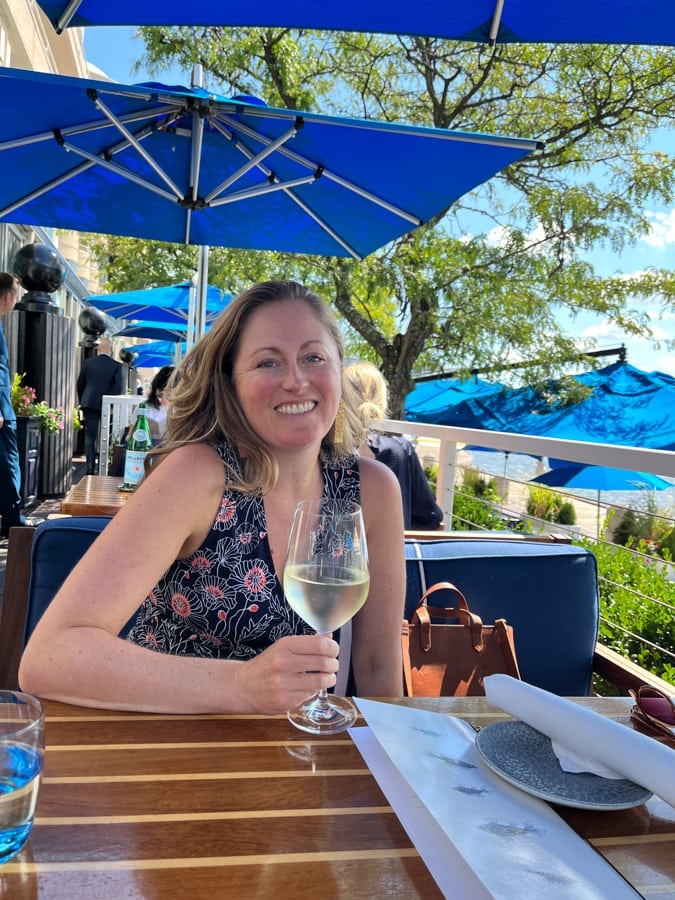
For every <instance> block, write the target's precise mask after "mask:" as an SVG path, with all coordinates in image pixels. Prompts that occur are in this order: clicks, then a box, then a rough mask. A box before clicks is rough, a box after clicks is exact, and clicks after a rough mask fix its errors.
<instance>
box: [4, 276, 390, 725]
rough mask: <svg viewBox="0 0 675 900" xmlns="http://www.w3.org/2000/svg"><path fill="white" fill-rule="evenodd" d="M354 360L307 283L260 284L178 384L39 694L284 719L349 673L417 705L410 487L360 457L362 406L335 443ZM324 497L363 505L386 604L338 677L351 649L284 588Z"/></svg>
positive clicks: (67, 614)
mask: <svg viewBox="0 0 675 900" xmlns="http://www.w3.org/2000/svg"><path fill="white" fill-rule="evenodd" d="M342 360H343V347H342V338H341V334H340V329H339V327H338V325H337V322H336V321H335V318H334V316H333V315H332V313H331V312H330V310H329V309H328V307H327V305H326V304H325V303H324V302H323V301H322V300H321V299H320V298H319V297H317V296H316V295H314V294H313V293H311V292H310V291H309V290H307V289H306V288H304V287H303V286H302V285H299V284H297V283H295V282H285V281H281V282H264V283H262V284H258V285H254V286H253V287H252V288H250V289H249V290H247V291H245V292H244V293H243V294H242V295H241V296H240V297H238V298H237V299H236V300H235V301H234V302H233V303H231V304H230V306H229V307H227V308H226V309H225V311H224V312H223V313H222V314H221V316H220V317H219V319H218V320H217V321H216V322H215V323H214V325H213V327H212V329H211V331H210V332H209V333H208V334H207V335H205V337H204V338H202V340H201V341H200V342H199V343H198V344H197V345H196V346H195V347H194V348H193V349H192V351H190V353H188V355H187V356H186V358H185V359H184V361H183V362H182V364H181V365H180V367H179V369H178V371H177V373H176V377H175V387H174V390H173V393H172V399H171V406H170V409H169V415H168V422H167V433H166V442H165V444H164V445H163V446H162V447H158V448H157V449H156V450H154V451H152V452H151V453H150V454H149V459H150V464H149V465H148V466H147V470H148V475H147V477H146V479H145V481H144V482H143V483H142V484H141V486H140V487H139V489H138V490H137V492H136V493H135V494H134V496H133V497H132V498H131V499H130V501H129V503H127V504H126V506H125V508H124V509H123V510H121V511H120V512H119V513H118V515H117V516H116V517H115V519H114V520H113V521H112V522H111V523H110V525H109V526H108V527H107V528H106V529H105V531H104V532H103V533H102V535H101V536H100V537H99V538H98V539H97V540H96V542H95V543H94V545H93V547H92V548H91V550H90V551H89V552H88V553H87V555H86V556H85V557H84V558H83V559H82V561H81V563H80V564H79V565H78V566H77V568H76V569H75V570H74V572H73V573H72V574H71V576H70V577H69V579H68V580H67V581H66V583H65V584H64V586H63V588H62V589H61V591H60V592H59V594H58V595H57V597H56V598H55V599H54V601H53V603H52V604H51V606H50V607H49V609H48V610H47V612H46V613H45V615H44V617H43V619H42V620H41V621H40V623H39V625H38V627H37V628H36V630H35V631H34V633H33V636H32V637H31V640H30V642H29V644H28V646H27V648H26V651H25V654H24V658H23V660H22V664H21V670H20V679H21V682H22V684H23V685H24V687H25V688H26V689H27V690H30V691H32V692H34V693H38V694H41V695H44V696H48V697H50V698H53V699H60V700H66V701H75V702H79V703H85V704H88V705H95V706H106V707H113V708H127V709H144V710H158V711H170V712H205V711H207V712H237V711H238V712H263V713H279V712H283V711H286V710H288V709H290V708H292V707H294V706H297V705H298V704H300V703H301V702H303V701H304V700H306V699H307V698H308V697H310V696H312V695H313V694H315V693H316V692H317V691H318V690H320V689H321V688H330V687H333V686H334V685H335V684H336V673H337V672H338V669H339V668H341V669H342V672H341V676H342V677H341V684H342V685H345V684H346V681H347V678H346V676H347V674H348V673H349V672H350V671H351V673H352V675H353V679H354V681H353V683H352V685H351V686H352V688H355V689H356V690H358V692H359V693H361V694H369V695H371V696H400V695H401V693H402V684H401V656H400V641H399V631H400V621H401V618H402V610H403V595H404V585H405V570H404V559H403V522H402V514H401V503H400V496H399V490H398V483H397V481H396V479H395V477H394V476H393V474H392V473H391V472H390V471H389V470H388V469H385V468H384V467H382V466H379V465H378V464H376V463H375V462H374V461H373V460H369V459H359V458H358V457H357V456H356V455H354V447H355V446H356V445H357V444H358V443H360V441H361V439H362V435H361V434H360V432H359V426H358V423H356V422H355V420H354V417H353V414H352V413H351V412H350V409H351V408H352V405H351V404H350V403H347V404H344V410H343V414H342V415H340V416H339V418H340V419H343V420H344V427H341V428H340V429H339V430H340V432H341V433H340V434H337V433H336V432H337V430H338V429H336V426H335V423H336V418H338V409H339V407H340V406H341V396H342V385H341V368H342ZM320 498H325V499H328V500H339V501H348V502H351V503H356V504H359V505H360V506H361V507H362V510H363V518H364V522H365V528H366V533H367V540H368V547H369V557H370V573H371V577H370V590H369V593H368V597H367V599H366V602H365V604H364V605H363V607H362V608H361V609H360V611H359V612H358V613H357V614H356V615H355V616H354V618H353V619H352V622H351V629H352V639H351V659H350V655H349V653H348V652H347V651H346V650H345V649H344V644H343V658H341V659H340V662H339V663H338V659H337V656H338V653H339V650H340V647H339V645H338V643H337V642H336V641H334V640H332V639H331V637H330V636H326V635H323V636H322V635H316V634H313V633H312V629H311V628H310V627H309V626H308V625H305V623H304V622H303V621H302V620H301V619H300V617H299V616H298V615H297V614H296V613H295V612H294V611H293V610H292V609H291V607H290V606H289V604H288V603H287V602H286V597H285V595H284V591H283V587H282V580H283V570H284V566H285V562H286V549H287V546H288V540H289V533H290V529H291V520H292V516H293V510H294V509H295V507H296V505H297V504H298V503H299V502H300V501H301V500H313V499H320ZM120 559H124V560H125V565H124V566H120V565H119V564H118V562H117V561H118V560H120ZM93 584H96V589H95V590H93V589H92V585H93ZM135 611H137V616H136V621H135V624H134V626H133V628H132V630H131V633H130V636H129V640H128V641H123V640H121V639H120V638H118V637H117V635H118V633H119V631H120V629H121V628H122V627H123V626H124V624H125V623H126V622H127V620H128V619H129V618H130V617H131V616H133V614H134V612H135Z"/></svg>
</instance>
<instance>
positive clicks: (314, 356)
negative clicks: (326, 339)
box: [306, 353, 323, 363]
mask: <svg viewBox="0 0 675 900" xmlns="http://www.w3.org/2000/svg"><path fill="white" fill-rule="evenodd" d="M306 359H307V362H308V363H320V362H323V356H321V355H320V354H319V353H310V354H309V356H307V357H306Z"/></svg>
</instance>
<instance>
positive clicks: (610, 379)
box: [424, 363, 675, 448]
mask: <svg viewBox="0 0 675 900" xmlns="http://www.w3.org/2000/svg"><path fill="white" fill-rule="evenodd" d="M575 377H577V379H578V380H579V381H581V382H582V384H586V385H587V386H588V387H590V388H592V391H591V394H590V396H588V397H587V398H586V399H585V400H581V401H580V402H578V403H574V404H572V405H569V406H555V404H554V405H553V406H551V405H549V404H548V403H547V402H546V401H545V400H543V399H542V398H541V397H540V396H539V395H538V394H537V393H536V392H535V391H534V390H533V388H531V387H524V388H517V389H513V388H506V389H501V390H498V391H495V392H494V393H491V394H482V395H480V396H477V397H472V398H469V399H467V400H464V401H463V402H461V403H456V404H451V405H449V406H447V407H446V409H445V410H440V411H438V412H437V413H436V415H435V417H434V418H433V419H424V421H433V422H435V423H436V424H441V425H455V426H457V427H464V428H484V429H486V430H488V431H509V432H517V433H519V434H533V435H539V436H541V437H555V438H565V439H567V440H576V441H595V442H596V443H605V444H625V445H629V446H635V447H649V448H666V447H668V446H669V445H672V444H673V442H675V416H674V415H673V410H674V409H675V378H673V377H671V376H670V375H666V374H665V373H663V372H643V371H642V370H640V369H636V368H635V367H633V366H631V365H629V364H628V363H615V364H613V365H611V366H606V367H605V368H603V369H598V370H596V371H593V372H589V373H587V374H585V375H579V376H575ZM550 387H551V393H552V394H555V390H556V382H555V381H552V382H551V386H550Z"/></svg>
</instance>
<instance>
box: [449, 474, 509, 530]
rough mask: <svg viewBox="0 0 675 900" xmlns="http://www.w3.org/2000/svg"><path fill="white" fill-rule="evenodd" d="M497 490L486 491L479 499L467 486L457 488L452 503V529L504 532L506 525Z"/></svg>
mask: <svg viewBox="0 0 675 900" xmlns="http://www.w3.org/2000/svg"><path fill="white" fill-rule="evenodd" d="M498 501H499V498H498V496H497V492H496V490H494V489H492V490H488V491H486V494H485V496H482V497H477V496H476V495H475V494H474V492H473V490H472V489H471V487H469V486H467V485H466V484H464V485H462V486H461V487H458V488H455V493H454V497H453V501H452V527H453V529H455V530H457V531H477V530H489V531H495V530H496V531H503V530H504V529H505V528H506V524H505V523H504V520H503V519H502V516H501V514H500V511H499V508H498V506H497V505H496V503H497V502H498Z"/></svg>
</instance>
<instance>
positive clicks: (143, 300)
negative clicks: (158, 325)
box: [87, 281, 230, 324]
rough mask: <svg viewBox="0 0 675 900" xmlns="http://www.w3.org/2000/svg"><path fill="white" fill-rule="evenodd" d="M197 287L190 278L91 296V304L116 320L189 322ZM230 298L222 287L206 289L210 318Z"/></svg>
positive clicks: (207, 315) (213, 317) (208, 316)
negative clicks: (158, 285) (138, 289)
mask: <svg viewBox="0 0 675 900" xmlns="http://www.w3.org/2000/svg"><path fill="white" fill-rule="evenodd" d="M194 290H196V288H195V286H193V285H192V284H191V282H189V281H184V282H182V283H181V284H172V285H169V286H167V287H155V288H148V289H147V290H141V291H120V292H119V293H116V294H100V295H97V296H94V297H87V303H89V304H90V305H91V306H94V307H96V309H100V310H101V311H102V312H105V313H108V315H110V316H114V317H115V318H116V319H152V321H153V322H166V323H169V324H186V323H187V321H188V315H189V312H190V294H191V292H193V291H194ZM229 301H230V296H229V294H225V295H223V294H222V293H221V291H220V289H219V288H217V287H214V286H213V285H209V286H208V288H207V291H206V321H207V322H212V321H213V320H214V319H216V318H217V317H218V315H219V314H220V312H221V311H222V310H223V309H224V308H225V306H227V304H228V303H229Z"/></svg>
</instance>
